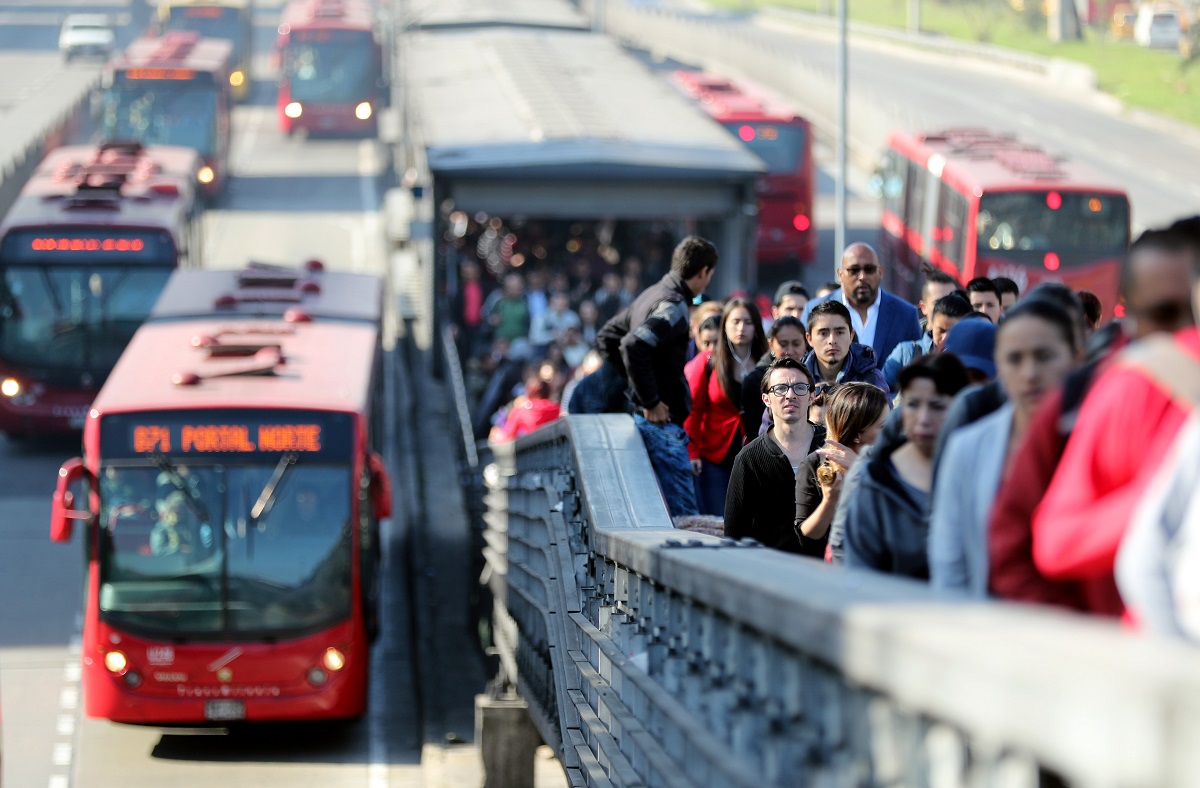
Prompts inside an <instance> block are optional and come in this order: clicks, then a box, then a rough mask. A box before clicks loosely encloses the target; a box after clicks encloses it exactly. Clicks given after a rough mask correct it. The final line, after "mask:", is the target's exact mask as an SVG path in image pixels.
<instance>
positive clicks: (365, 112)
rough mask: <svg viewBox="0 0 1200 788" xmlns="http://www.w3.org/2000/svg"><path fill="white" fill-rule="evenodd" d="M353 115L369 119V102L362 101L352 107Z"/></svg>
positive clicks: (361, 118) (360, 118)
mask: <svg viewBox="0 0 1200 788" xmlns="http://www.w3.org/2000/svg"><path fill="white" fill-rule="evenodd" d="M354 117H356V118H358V119H359V120H369V119H370V118H371V102H369V101H364V102H362V103H361V104H359V105H358V106H357V107H355V108H354Z"/></svg>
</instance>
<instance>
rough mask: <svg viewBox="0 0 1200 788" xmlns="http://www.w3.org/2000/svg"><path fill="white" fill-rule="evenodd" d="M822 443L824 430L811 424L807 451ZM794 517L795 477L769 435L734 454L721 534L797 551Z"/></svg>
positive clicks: (817, 447) (748, 444) (792, 551)
mask: <svg viewBox="0 0 1200 788" xmlns="http://www.w3.org/2000/svg"><path fill="white" fill-rule="evenodd" d="M824 444H825V428H824V427H818V426H815V425H814V428H813V439H812V443H810V444H809V447H808V450H809V451H810V452H813V451H816V450H817V449H819V448H820V447H821V446H823V445H824ZM795 516H796V474H795V473H793V472H792V465H791V463H789V462H788V458H787V455H786V454H784V453H783V449H781V448H779V444H778V443H776V442H775V440H774V439H773V438H772V437H771V435H770V433H765V434H763V435H759V436H758V437H757V438H755V439H754V440H752V441H750V442H749V443H747V444H746V447H745V448H744V449H742V450H741V451H740V452H738V455H737V458H736V459H735V460H734V461H733V473H732V474H731V475H730V477H729V489H728V490H727V491H726V493H725V535H726V536H728V537H730V538H731V539H746V538H749V539H754V540H756V541H758V542H759V543H760V544H764V545H766V546H767V547H774V548H775V549H777V550H784V551H787V552H789V553H799V552H801V547H800V540H799V538H798V537H797V536H796V530H795V529H794V528H793V527H792V521H793V519H794V518H795Z"/></svg>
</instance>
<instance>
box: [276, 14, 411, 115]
mask: <svg viewBox="0 0 1200 788" xmlns="http://www.w3.org/2000/svg"><path fill="white" fill-rule="evenodd" d="M275 46H276V50H277V53H278V55H279V63H280V75H279V102H278V109H279V129H280V131H282V132H284V133H285V134H291V133H293V132H295V131H298V130H303V131H305V132H308V133H310V134H349V135H355V136H362V137H373V136H375V132H376V129H377V125H376V122H377V119H378V114H379V109H380V107H381V106H382V105H383V104H384V103H386V101H387V90H388V80H387V76H386V63H385V58H384V54H385V50H384V47H383V46H382V44H381V41H380V34H379V30H378V29H377V26H376V21H375V16H374V12H373V10H372V7H371V5H370V4H369V3H367V2H365V0H292V2H290V3H288V5H287V6H286V7H285V8H284V9H283V15H282V21H281V22H280V24H279V36H278V38H277V39H276V44H275Z"/></svg>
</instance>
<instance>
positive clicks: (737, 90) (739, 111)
mask: <svg viewBox="0 0 1200 788" xmlns="http://www.w3.org/2000/svg"><path fill="white" fill-rule="evenodd" d="M674 79H675V84H676V85H678V86H679V87H680V88H681V89H682V90H683V92H684V93H686V94H687V95H688V96H691V97H692V98H693V99H695V100H696V101H698V102H699V104H700V106H701V107H702V108H703V109H704V111H705V112H707V113H708V114H709V115H710V116H711V117H712V118H713V120H715V121H717V122H718V123H720V124H721V125H722V126H723V127H725V129H726V130H728V131H729V133H730V134H732V135H733V136H735V137H737V138H738V139H740V140H741V141H742V142H743V143H745V145H746V147H747V148H749V149H750V151H751V152H752V153H753V154H754V155H756V156H758V157H759V158H760V159H762V160H763V163H764V164H766V165H767V171H766V173H765V174H764V175H762V176H761V177H759V179H758V234H757V238H756V244H755V248H756V257H757V259H758V261H759V262H763V263H783V262H796V261H803V262H810V261H811V260H812V259H813V257H814V256H815V255H816V251H817V230H816V223H815V221H814V218H813V202H814V197H813V195H814V190H815V180H814V178H813V156H812V134H811V132H810V129H809V125H808V121H807V120H805V119H804V118H802V117H800V116H799V115H797V114H796V113H795V112H794V111H792V110H791V109H790V108H788V107H786V106H784V105H783V104H781V103H779V102H778V101H777V100H775V99H774V98H772V97H770V96H767V95H766V94H764V93H762V92H759V91H756V90H753V89H751V88H749V87H748V86H746V85H744V84H741V83H737V82H734V81H732V80H729V79H726V78H725V77H721V76H717V75H715V74H706V73H702V72H697V71H685V70H680V71H676V72H675V75H674Z"/></svg>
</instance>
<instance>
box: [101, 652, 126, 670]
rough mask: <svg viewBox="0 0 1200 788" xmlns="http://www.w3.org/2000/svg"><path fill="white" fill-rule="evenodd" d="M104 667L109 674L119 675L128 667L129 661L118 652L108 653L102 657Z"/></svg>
mask: <svg viewBox="0 0 1200 788" xmlns="http://www.w3.org/2000/svg"><path fill="white" fill-rule="evenodd" d="M104 667H106V668H108V672H109V673H120V672H122V671H123V670H125V668H127V667H129V660H128V659H126V658H125V655H124V654H122V653H121V652H120V651H110V652H108V653H107V654H105V655H104Z"/></svg>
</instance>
